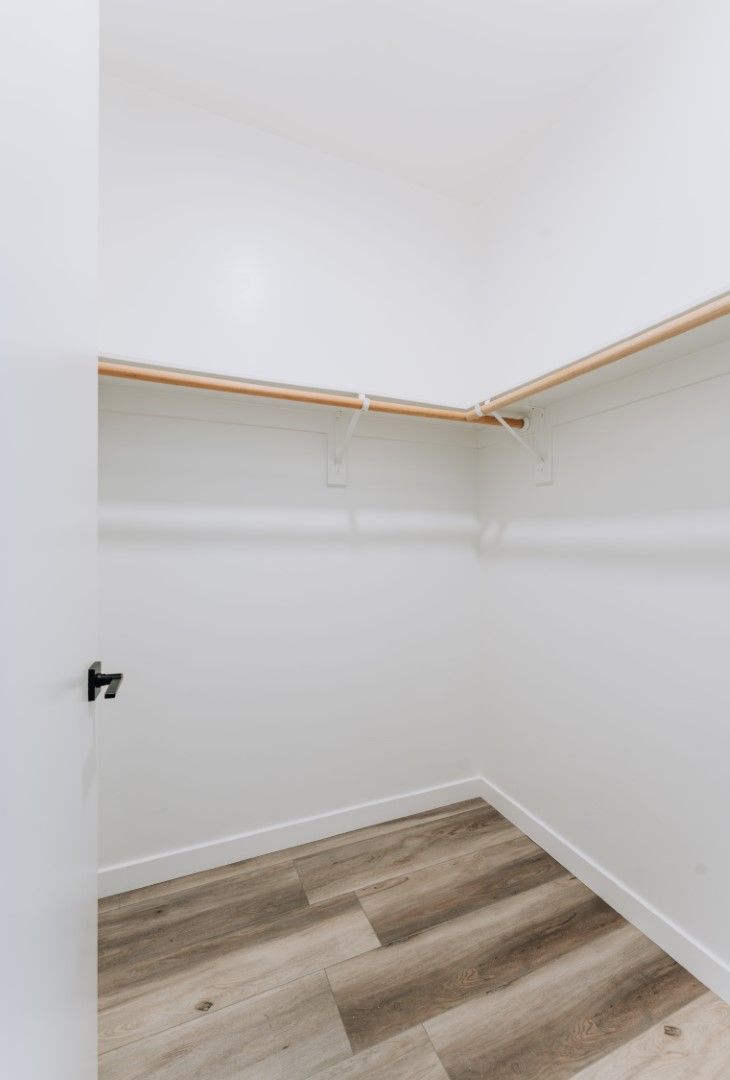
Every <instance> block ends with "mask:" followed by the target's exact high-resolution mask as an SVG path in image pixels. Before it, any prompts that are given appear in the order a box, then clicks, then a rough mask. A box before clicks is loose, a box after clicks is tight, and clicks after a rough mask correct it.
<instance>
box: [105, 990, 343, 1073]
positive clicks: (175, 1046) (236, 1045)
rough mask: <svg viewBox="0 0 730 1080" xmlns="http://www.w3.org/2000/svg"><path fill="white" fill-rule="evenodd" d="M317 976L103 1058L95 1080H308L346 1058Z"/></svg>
mask: <svg viewBox="0 0 730 1080" xmlns="http://www.w3.org/2000/svg"><path fill="white" fill-rule="evenodd" d="M350 1055H351V1050H350V1045H349V1043H348V1041H347V1036H346V1035H345V1032H344V1029H343V1027H342V1022H341V1021H340V1017H339V1015H338V1012H337V1009H336V1007H335V1003H334V1001H333V999H332V994H331V992H330V989H329V986H328V985H327V979H326V977H325V976H324V974H323V973H322V972H318V973H317V974H314V975H307V976H305V977H304V978H303V979H298V980H297V981H296V982H293V983H289V984H288V985H287V986H284V987H281V988H280V989H278V990H271V991H269V992H268V993H266V994H261V995H259V996H258V997H255V998H251V999H250V1000H249V1001H245V1002H242V1003H241V1004H238V1005H231V1006H230V1007H229V1008H227V1009H224V1010H222V1011H221V1012H219V1013H214V1014H213V1015H208V1016H206V1018H205V1019H204V1021H203V1022H202V1023H199V1024H183V1025H182V1026H181V1027H178V1028H172V1029H170V1030H168V1031H164V1032H162V1034H160V1035H154V1036H152V1038H149V1039H142V1040H140V1041H139V1042H135V1043H130V1044H128V1045H127V1046H123V1047H121V1048H120V1049H118V1050H112V1051H111V1052H110V1053H108V1054H103V1055H102V1057H101V1058H100V1059H99V1078H100V1080H203V1078H205V1080H232V1078H233V1077H235V1078H236V1080H305V1078H306V1077H309V1076H311V1075H312V1073H314V1072H316V1071H317V1070H321V1069H323V1068H324V1067H325V1066H328V1065H331V1064H333V1063H335V1062H337V1061H341V1060H342V1059H344V1058H347V1057H350Z"/></svg>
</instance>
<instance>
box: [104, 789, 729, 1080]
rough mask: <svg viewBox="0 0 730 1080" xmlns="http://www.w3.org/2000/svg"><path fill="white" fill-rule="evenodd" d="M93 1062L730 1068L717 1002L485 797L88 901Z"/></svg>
mask: <svg viewBox="0 0 730 1080" xmlns="http://www.w3.org/2000/svg"><path fill="white" fill-rule="evenodd" d="M99 1032H100V1034H99V1046H100V1058H99V1075H100V1078H101V1080H142V1078H145V1080H155V1078H158V1080H192V1078H196V1080H233V1078H237V1080H475V1078H479V1077H484V1078H487V1077H488V1078H489V1080H507V1078H508V1077H509V1078H510V1080H514V1077H521V1078H524V1080H527V1078H538V1077H539V1078H540V1080H562V1078H567V1077H578V1078H580V1080H632V1078H640V1077H646V1078H649V1077H654V1078H658V1077H662V1080H680V1078H686V1080H730V1007H728V1006H727V1005H725V1004H724V1003H723V1002H721V1001H719V999H718V998H716V997H715V996H714V995H713V994H711V993H710V992H709V991H707V990H706V989H705V987H703V986H702V985H701V983H699V982H697V980H696V979H694V978H693V977H692V976H691V975H690V974H689V973H688V972H687V971H685V970H684V969H683V968H682V967H680V966H679V965H678V964H676V963H675V962H674V961H673V960H671V959H670V958H669V957H668V956H667V955H666V953H664V952H662V950H661V949H659V948H658V947H657V946H656V945H654V944H652V942H650V941H649V940H648V938H646V937H644V936H643V935H642V934H641V933H639V931H638V930H636V929H635V928H634V927H632V926H630V925H629V924H628V923H627V922H626V921H625V920H624V919H622V918H621V917H620V916H619V915H618V914H617V913H616V912H615V911H613V910H612V909H611V908H610V907H608V905H607V904H605V903H603V901H602V900H600V899H599V898H598V897H597V896H595V895H594V894H593V893H592V892H591V891H590V890H589V889H587V888H586V887H585V886H584V885H582V884H581V883H580V882H579V881H577V880H576V879H575V878H574V877H573V876H572V875H571V874H569V873H568V872H567V871H566V870H565V869H564V868H563V867H561V866H560V865H559V864H558V863H557V862H555V860H554V859H552V858H550V856H549V855H547V854H546V853H545V852H544V851H542V850H541V849H540V848H539V847H537V845H536V844H534V843H533V842H532V841H531V840H529V839H528V838H527V837H526V836H525V835H524V834H523V833H521V832H520V831H519V830H518V829H516V828H515V827H514V826H512V825H510V824H509V822H507V821H506V820H505V819H504V818H503V817H501V815H500V814H498V813H497V811H496V810H494V809H493V808H492V807H490V806H488V805H487V804H486V803H484V802H483V801H482V800H480V799H472V800H469V801H467V802H464V803H458V804H455V805H453V806H447V807H441V808H439V809H438V810H432V811H428V812H426V813H422V814H416V815H413V816H412V817H409V818H402V819H400V820H398V821H391V822H387V823H386V824H383V825H377V826H373V827H370V828H366V829H360V830H358V831H357V832H353V833H349V834H345V835H342V836H336V837H332V838H331V839H328V840H322V841H317V842H315V843H312V844H306V845H304V846H303V847H300V848H293V849H290V850H288V851H282V852H276V853H274V854H272V855H264V856H262V857H261V858H259V859H251V860H248V861H247V862H243V863H237V864H234V865H232V866H227V867H220V868H218V869H216V870H212V871H210V872H207V873H202V874H194V875H191V876H190V877H188V878H183V879H179V880H177V881H172V882H164V883H163V884H161V885H153V886H150V887H149V888H146V889H139V890H137V891H136V892H132V893H125V894H123V895H121V896H117V897H110V898H107V899H105V900H103V901H101V902H100V904H99Z"/></svg>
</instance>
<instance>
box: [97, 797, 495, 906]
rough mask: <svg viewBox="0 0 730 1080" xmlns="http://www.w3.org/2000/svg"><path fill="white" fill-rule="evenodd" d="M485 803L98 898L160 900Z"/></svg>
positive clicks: (105, 902) (442, 809)
mask: <svg viewBox="0 0 730 1080" xmlns="http://www.w3.org/2000/svg"><path fill="white" fill-rule="evenodd" d="M483 806H486V803H485V802H484V800H483V799H465V800H463V801H462V802H457V803H449V804H448V805H447V806H438V807H436V808H434V809H432V810H421V811H419V812H418V813H416V814H408V815H407V816H406V817H402V818H394V819H393V820H392V821H385V822H382V823H380V824H378V825H365V826H363V828H361V829H354V830H353V831H352V832H346V833H337V834H336V835H335V836H328V837H325V838H324V839H322V840H312V841H310V842H309V843H307V844H300V845H298V846H297V847H291V848H284V849H283V850H281V851H272V852H269V853H267V854H266V855H257V856H255V857H254V858H252V859H244V860H242V861H240V862H235V863H228V864H227V865H226V866H217V867H215V868H214V869H212V870H201V871H200V872H199V873H197V874H188V875H186V876H185V877H181V878H173V879H172V880H171V881H161V882H159V883H158V884H156V885H145V886H143V887H142V888H140V889H132V890H130V891H129V892H124V893H116V894H115V895H113V896H107V897H104V898H103V899H102V900H100V901H99V909H100V911H105V910H109V909H112V908H119V907H128V906H129V905H130V904H138V903H141V902H142V903H147V902H149V903H153V904H154V903H156V902H157V901H158V900H160V899H162V898H164V897H166V896H169V895H177V894H178V893H181V892H184V891H186V890H187V889H194V888H197V887H198V886H199V885H210V884H212V883H213V882H214V881H223V880H225V879H226V878H230V877H237V876H239V875H241V874H244V875H246V874H248V873H250V872H251V871H254V872H255V871H257V870H262V869H264V868H266V867H271V866H278V865H280V864H281V863H290V862H291V861H292V859H294V858H304V857H305V856H307V855H316V854H318V853H320V852H323V851H330V850H332V849H334V848H338V847H342V846H344V845H347V844H351V843H353V842H355V841H358V840H370V839H372V838H374V837H377V836H385V835H387V834H388V833H390V832H400V831H401V830H402V829H405V828H410V827H411V826H413V825H420V824H422V823H423V822H428V821H437V820H439V819H440V818H444V817H451V816H452V815H453V814H460V813H462V812H463V811H465V810H473V809H475V808H477V807H483Z"/></svg>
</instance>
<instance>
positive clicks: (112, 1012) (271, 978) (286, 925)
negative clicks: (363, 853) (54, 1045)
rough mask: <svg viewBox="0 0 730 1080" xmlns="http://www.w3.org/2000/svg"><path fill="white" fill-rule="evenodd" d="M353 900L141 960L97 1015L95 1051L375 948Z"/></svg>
mask: <svg viewBox="0 0 730 1080" xmlns="http://www.w3.org/2000/svg"><path fill="white" fill-rule="evenodd" d="M378 944H379V943H378V939H377V937H376V936H375V933H374V932H373V929H372V927H371V926H370V923H369V922H368V920H367V919H366V917H365V915H364V913H363V911H362V909H361V907H360V905H359V904H358V902H357V901H356V900H355V898H354V897H352V896H348V897H337V898H336V899H334V900H330V901H327V902H326V903H324V904H320V905H317V906H316V907H310V908H305V909H304V910H301V911H296V912H290V913H289V914H287V915H284V916H281V917H280V918H279V919H275V920H273V921H272V922H270V923H268V924H267V925H266V926H256V927H252V928H247V929H245V930H242V931H239V932H238V933H235V934H232V935H229V936H227V937H224V938H219V939H216V940H215V941H205V942H200V943H198V945H196V946H194V947H192V948H189V949H184V950H181V952H180V953H178V954H175V955H173V956H169V957H165V958H163V959H162V960H151V961H146V962H143V965H142V967H141V968H138V969H137V971H136V972H135V973H134V976H135V977H134V978H133V980H132V981H131V982H130V983H128V984H127V986H126V987H125V988H123V989H122V990H117V991H116V992H115V993H114V994H107V995H106V996H105V997H104V998H103V999H102V1001H103V1004H104V1007H103V1008H102V1009H101V1010H100V1013H99V1046H100V1048H101V1049H102V1051H107V1050H110V1049H112V1048H114V1047H116V1046H122V1045H124V1044H125V1043H128V1042H132V1041H134V1040H136V1039H141V1038H144V1037H148V1036H150V1035H153V1034H155V1033H157V1032H159V1031H163V1030H165V1029H166V1028H169V1027H173V1026H175V1025H178V1024H183V1023H186V1022H195V1021H200V1020H202V1019H204V1018H207V1017H208V1016H209V1015H210V1014H211V1013H212V1012H216V1011H218V1010H220V1009H224V1008H226V1007H227V1006H229V1005H231V1004H232V1003H233V1002H236V1001H241V1000H243V999H244V998H249V997H253V996H254V995H257V994H260V993H262V992H263V991H266V990H269V989H272V988H274V987H276V986H281V985H283V984H284V983H287V982H291V981H293V980H294V979H297V978H300V977H301V976H303V975H306V974H308V973H311V972H313V971H317V970H319V969H321V968H324V967H325V966H327V965H328V964H337V963H339V962H340V961H342V960H346V959H349V958H350V957H353V956H358V955H360V954H361V953H364V952H367V951H369V950H371V949H373V948H377V947H378Z"/></svg>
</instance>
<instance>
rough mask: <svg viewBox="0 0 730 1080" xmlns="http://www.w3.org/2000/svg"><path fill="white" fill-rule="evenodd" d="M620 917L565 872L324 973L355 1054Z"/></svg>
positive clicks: (513, 976)
mask: <svg viewBox="0 0 730 1080" xmlns="http://www.w3.org/2000/svg"><path fill="white" fill-rule="evenodd" d="M620 922H622V920H621V919H620V916H618V915H617V914H616V912H614V911H612V910H611V908H609V907H608V905H606V904H604V903H603V901H602V900H599V899H598V897H596V896H595V895H594V894H593V893H592V892H591V891H590V890H589V889H587V888H586V887H585V886H584V885H582V884H581V883H580V882H579V881H576V880H575V878H573V877H571V876H570V875H568V874H566V875H565V876H564V877H562V878H558V879H556V880H555V881H551V882H548V883H547V884H545V885H540V886H537V887H536V888H534V889H530V890H529V891H528V892H525V893H520V894H518V895H516V896H511V897H509V898H507V899H505V900H500V901H497V902H496V903H494V904H491V905H489V906H488V907H486V908H482V909H480V910H478V911H475V912H472V913H471V914H468V915H462V916H461V917H460V918H458V919H452V920H451V921H449V922H446V923H441V924H440V925H439V926H435V927H433V928H432V929H430V930H426V931H424V933H422V934H417V935H416V936H415V937H412V938H409V939H408V940H407V941H403V942H400V943H398V944H396V945H390V946H386V947H383V948H380V949H377V950H376V951H375V952H370V953H366V954H364V955H363V956H359V957H356V958H355V959H353V960H347V961H345V962H344V963H342V964H339V965H337V966H336V967H330V968H328V969H327V974H328V975H329V979H330V983H331V986H332V990H333V993H334V995H335V1000H336V1001H337V1004H338V1007H339V1009H340V1013H341V1015H342V1019H343V1022H344V1024H345V1027H346V1029H347V1033H348V1035H349V1036H350V1041H351V1043H352V1047H353V1050H355V1051H356V1052H357V1051H359V1050H363V1049H365V1048H366V1047H368V1046H372V1045H374V1044H375V1043H378V1042H382V1041H384V1040H385V1039H388V1038H390V1037H391V1036H393V1035H396V1034H398V1033H399V1032H402V1031H405V1030H406V1029H408V1028H410V1027H413V1026H414V1025H416V1024H418V1023H421V1022H422V1021H424V1020H426V1019H428V1018H429V1017H432V1016H436V1015H438V1014H439V1013H440V1012H443V1011H444V1010H445V1009H451V1008H454V1007H455V1006H456V1005H459V1004H460V1003H462V1002H464V1001H466V1000H468V999H469V998H470V997H473V996H474V995H477V994H478V995H483V994H484V993H486V992H488V991H490V990H494V989H495V988H497V987H500V986H503V985H505V984H506V983H509V982H511V981H513V980H514V979H516V978H518V977H519V976H521V975H524V974H526V973H527V972H529V971H531V970H533V969H534V968H536V967H538V966H540V965H542V964H545V963H546V962H547V961H548V960H551V959H554V958H555V957H557V956H560V955H562V954H564V953H566V952H569V951H570V950H572V949H575V948H576V947H577V946H578V945H581V944H582V943H583V942H585V941H588V940H590V939H591V938H592V937H594V936H596V935H598V934H601V933H603V932H605V931H606V929H608V928H610V927H613V926H616V925H617V923H620ZM447 1070H448V1066H447Z"/></svg>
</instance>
